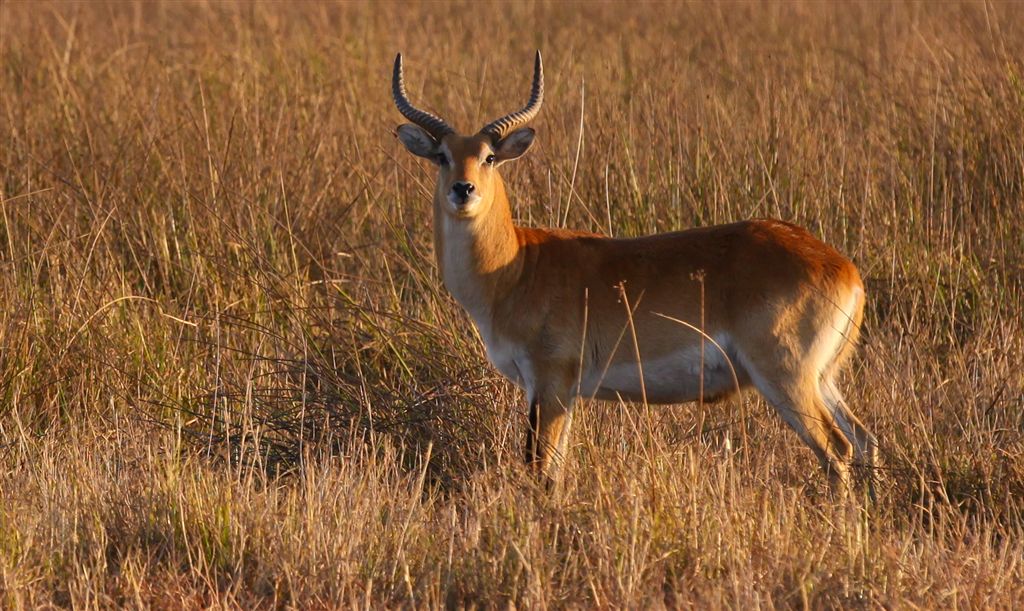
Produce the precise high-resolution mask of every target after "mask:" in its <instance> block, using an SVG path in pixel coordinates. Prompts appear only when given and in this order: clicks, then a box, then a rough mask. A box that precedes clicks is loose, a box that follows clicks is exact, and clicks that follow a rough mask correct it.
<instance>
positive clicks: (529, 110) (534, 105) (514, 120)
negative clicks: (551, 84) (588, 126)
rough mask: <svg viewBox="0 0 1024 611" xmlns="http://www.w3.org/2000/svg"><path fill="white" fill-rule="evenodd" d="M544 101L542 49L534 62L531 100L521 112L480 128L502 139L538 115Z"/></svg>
mask: <svg viewBox="0 0 1024 611" xmlns="http://www.w3.org/2000/svg"><path fill="white" fill-rule="evenodd" d="M543 102H544V64H542V63H541V60H540V50H538V51H537V59H536V60H535V61H534V64H533V87H531V88H530V101H529V102H527V103H526V106H524V107H523V109H522V110H520V111H519V112H514V113H512V114H508V115H505V116H504V117H502V118H500V119H496V120H494V121H491V122H490V123H488V124H487V125H485V126H484V128H483V129H481V130H480V133H482V134H488V135H489V136H491V137H492V138H494V140H495V141H497V140H501V139H502V138H504V137H505V136H507V135H509V134H510V133H511V132H512V131H513V130H515V129H516V128H518V127H520V126H521V125H523V124H524V123H526V122H527V121H529V120H530V119H532V118H534V117H535V116H537V113H538V112H539V111H540V105H541V103H543Z"/></svg>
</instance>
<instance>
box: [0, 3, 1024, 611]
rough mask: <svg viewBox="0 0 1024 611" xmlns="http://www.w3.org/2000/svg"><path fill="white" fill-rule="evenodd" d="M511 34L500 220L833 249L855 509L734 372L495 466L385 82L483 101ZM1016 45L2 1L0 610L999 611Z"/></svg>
mask: <svg viewBox="0 0 1024 611" xmlns="http://www.w3.org/2000/svg"><path fill="white" fill-rule="evenodd" d="M536 48H540V49H541V50H542V51H543V53H544V58H545V76H546V81H547V94H546V98H545V100H546V101H545V106H544V109H543V110H542V111H541V114H540V116H539V118H538V119H537V120H536V121H535V122H534V127H536V128H537V129H538V132H539V137H538V146H535V147H534V149H533V150H531V152H530V154H529V155H528V156H527V157H526V158H525V159H523V160H522V161H520V162H518V163H517V164H511V165H509V166H506V167H507V168H508V169H507V170H504V175H505V179H506V183H507V184H508V186H509V190H510V197H511V198H512V200H513V205H514V207H515V210H514V212H515V215H516V216H517V218H518V219H519V220H520V222H522V223H524V224H530V225H545V226H567V227H573V228H580V229H589V230H594V231H600V232H603V233H606V234H611V235H616V236H629V235H641V234H644V233H650V232H656V231H669V230H675V229H681V228H685V227H690V226H694V225H705V224H712V223H719V222H727V221H732V220H737V219H743V218H749V217H755V216H771V217H779V218H783V219H786V220H789V221H793V222H796V223H799V224H802V225H804V226H807V227H808V228H809V229H811V231H812V232H814V233H815V234H816V235H818V236H820V237H821V238H822V239H824V240H826V241H828V242H830V243H832V244H834V245H836V246H837V247H838V248H840V250H842V251H843V252H845V253H846V254H847V255H848V256H850V257H851V258H852V259H853V260H854V261H855V262H856V263H857V265H858V266H859V267H860V268H861V270H862V273H863V275H864V277H865V279H866V283H867V285H868V315H867V321H866V325H865V333H864V336H863V337H864V339H863V346H862V347H861V349H860V351H859V355H858V357H857V358H856V359H855V365H854V367H853V368H852V371H851V372H850V373H849V375H848V376H847V379H846V380H844V387H845V388H846V389H847V397H848V399H849V400H850V403H851V405H852V406H853V408H854V410H855V411H856V412H857V413H858V414H859V415H861V417H862V419H863V420H864V421H865V422H866V424H867V425H868V426H869V427H870V428H872V429H873V430H874V432H875V433H876V434H878V436H879V437H880V439H881V441H882V444H883V456H884V458H885V468H884V469H883V470H882V472H881V474H880V476H881V482H880V484H879V490H878V492H879V500H878V502H877V503H875V504H873V505H867V506H865V507H866V508H865V509H864V510H863V511H855V512H853V513H850V514H849V515H847V514H844V510H842V509H836V508H835V507H833V506H832V504H831V502H830V501H829V499H828V496H827V494H826V493H825V490H824V478H823V477H822V476H821V474H820V473H819V472H818V470H817V468H816V464H815V461H814V460H813V457H812V456H811V455H810V453H809V452H807V451H806V450H805V449H804V448H803V446H802V445H801V444H800V443H799V441H798V440H797V438H796V436H795V435H793V434H792V433H791V432H790V431H789V430H787V429H786V428H785V427H784V426H783V425H782V424H781V423H780V421H779V420H778V418H777V417H776V416H775V415H774V414H772V413H770V412H769V410H768V409H767V408H766V407H765V406H764V404H763V403H762V402H761V401H760V400H758V399H757V398H756V396H755V395H753V394H750V395H749V396H747V397H746V399H745V400H746V401H747V402H748V403H749V405H747V406H746V411H747V412H748V413H750V414H752V417H751V419H750V420H749V421H742V420H741V419H740V418H739V417H738V414H739V413H741V411H740V409H739V405H738V404H737V403H736V402H735V401H734V402H732V403H727V404H719V405H715V406H708V407H706V408H705V409H706V414H705V416H706V418H704V417H701V415H700V414H699V413H698V411H699V410H698V408H697V406H695V405H688V406H677V407H669V408H657V409H652V410H649V411H648V410H645V409H644V408H643V407H641V406H635V405H614V404H608V403H597V402H584V403H582V404H581V405H580V406H579V407H578V410H579V417H578V419H577V426H576V428H575V437H574V446H573V449H572V456H571V459H570V463H571V464H572V465H573V466H572V468H571V469H570V470H569V473H568V474H567V475H568V477H567V481H566V483H565V486H564V490H563V491H562V492H561V493H560V494H558V495H555V496H550V495H547V494H545V493H544V491H542V490H538V489H537V488H536V487H535V486H534V484H533V482H532V481H531V480H530V479H529V478H528V477H526V476H525V474H524V473H523V469H522V468H521V465H520V458H521V454H522V452H521V450H522V444H523V437H524V431H525V408H524V407H523V405H522V397H521V396H520V393H519V392H518V391H516V389H515V388H514V387H512V386H511V385H510V384H509V383H507V382H505V381H504V380H503V379H501V378H500V376H499V375H498V374H497V373H496V372H495V371H494V370H493V369H491V368H490V367H489V366H488V364H487V363H486V360H485V357H484V351H483V348H482V346H481V344H480V342H479V340H478V338H477V337H476V335H475V332H474V331H473V330H472V326H471V324H470V322H469V320H468V318H467V317H466V315H465V314H464V313H463V312H462V311H461V309H460V308H459V307H458V306H457V304H455V303H454V301H453V300H452V299H451V298H450V297H449V296H447V294H446V293H445V292H444V290H443V288H442V287H441V286H440V281H439V279H438V278H437V273H436V269H435V265H434V262H433V253H432V246H431V229H430V220H431V213H430V203H429V198H430V193H431V190H432V186H433V180H434V178H435V177H434V175H433V173H432V171H431V170H432V167H431V166H429V165H428V164H425V163H422V162H420V161H417V160H416V159H415V158H413V157H411V156H410V155H407V154H406V153H405V152H404V150H402V149H401V147H400V145H399V144H398V142H397V141H396V140H395V138H394V137H393V136H392V131H393V129H394V127H395V126H396V125H398V124H399V123H400V122H401V117H400V115H399V114H398V113H397V111H396V110H395V109H394V107H393V104H392V102H391V99H390V89H389V79H390V69H391V62H392V60H393V58H394V54H395V53H396V52H397V51H402V52H403V53H404V54H405V58H406V71H407V85H408V87H409V89H410V93H411V95H412V96H413V99H414V100H416V101H417V103H418V104H421V105H422V106H424V107H427V108H430V109H432V110H434V111H436V112H439V113H440V114H442V115H444V116H445V117H446V118H447V119H448V120H449V121H451V122H452V123H453V124H455V125H456V126H457V127H459V128H460V129H462V130H464V131H470V130H475V129H478V128H479V127H480V126H481V125H483V123H484V122H485V121H487V120H490V119H493V118H494V117H495V116H498V115H500V114H503V113H505V112H508V111H510V110H513V109H515V108H518V107H519V105H521V104H522V102H523V101H524V99H525V96H526V95H527V91H528V84H529V78H530V70H531V58H532V53H533V50H534V49H536ZM1022 57H1024V11H1022V10H1021V8H1020V7H1019V6H1018V5H1015V4H1012V3H992V2H988V3H974V2H971V3H967V2H962V3H961V2H944V3H927V4H925V3H893V4H889V3H875V2H868V1H855V2H849V3H842V4H840V3H820V2H801V1H796V2H769V3H757V4H746V3H721V4H676V3H636V2H634V3H628V4H627V3H609V4H598V3H589V2H588V3H547V2H521V3H514V4H513V3H490V2H487V3H482V2H457V3H443V4H442V3H435V2H411V3H374V4H362V3H341V4H321V3H312V2H310V3H302V4H294V5H289V4H285V3H244V2H167V1H165V2H89V3H86V2H59V3H49V2H31V3H29V2H16V1H10V0H8V1H7V2H3V3H0V212H2V215H0V296H2V300H3V301H2V307H0V597H2V601H3V604H4V606H10V607H37V606H48V605H58V606H78V607H90V606H100V607H108V606H142V607H146V606H157V607H179V606H184V607H206V606H216V607H252V606H284V607H309V606H315V607H333V606H342V605H344V606H349V605H356V604H359V605H361V606H362V605H366V606H374V607H376V606H415V607H420V606H441V605H448V606H462V605H481V606H506V605H512V606H523V607H565V606H580V605H582V606H626V607H637V606H644V607H650V606H667V607H675V606H690V605H696V606H701V607H705V606H710V607H723V606H728V607H752V606H763V607H790V606H813V607H819V608H820V607H836V606H853V607H857V606H863V607H878V606H895V607H907V606H911V607H912V606H925V607H935V606H968V607H993V606H1006V607H1009V606H1012V605H1014V604H1015V603H1016V602H1017V601H1018V600H1019V599H1020V597H1021V596H1022V595H1024V562H1022V560H1021V558H1022V553H1024V543H1022V534H1024V532H1022V531H1024V521H1022V519H1024V514H1022V511H1024V329H1022V319H1021V312H1022V306H1024V237H1022V235H1024V193H1022V191H1024V80H1022V79H1024V62H1022V61H1021V59H1020V58H1022ZM581 126H582V127H581ZM700 422H703V423H704V430H698V423H700ZM744 429H745V430H746V432H747V433H748V437H747V438H748V444H747V445H746V446H743V445H740V446H739V447H737V448H736V449H735V451H733V452H727V453H723V452H722V451H721V445H722V444H721V438H722V436H730V437H731V438H732V439H733V442H734V445H735V442H736V441H737V440H738V439H740V438H741V432H743V430H744ZM638 431H644V434H637V432H638ZM648 431H650V434H648Z"/></svg>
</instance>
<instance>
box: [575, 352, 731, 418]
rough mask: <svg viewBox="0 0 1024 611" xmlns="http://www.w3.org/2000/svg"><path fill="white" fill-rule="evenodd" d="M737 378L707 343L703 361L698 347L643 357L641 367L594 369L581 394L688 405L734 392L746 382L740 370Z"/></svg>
mask: <svg viewBox="0 0 1024 611" xmlns="http://www.w3.org/2000/svg"><path fill="white" fill-rule="evenodd" d="M719 343H720V344H722V343H723V342H719ZM641 357H642V353H641ZM733 366H734V367H738V366H737V365H735V364H733ZM641 373H642V375H641ZM737 377H738V378H739V380H737V378H734V377H733V370H732V369H731V368H730V367H729V362H728V361H727V360H726V357H725V356H724V355H723V354H722V353H721V352H720V351H719V350H718V349H717V348H716V347H715V346H714V345H713V344H710V343H708V344H706V345H705V347H704V357H703V360H702V359H701V354H700V348H699V347H696V348H694V347H687V348H683V349H680V350H679V351H677V352H674V353H672V354H669V355H665V356H662V357H659V358H653V359H643V358H642V359H641V363H640V364H639V365H638V364H637V363H636V362H635V361H629V362H618V363H613V364H612V365H610V366H608V367H607V369H606V370H602V369H601V368H596V367H595V368H593V370H591V371H587V372H586V373H585V375H584V376H583V384H582V385H581V388H580V395H582V396H584V397H590V396H593V397H596V398H598V399H615V398H617V397H622V398H623V399H626V400H629V401H643V400H646V401H647V402H649V403H686V402H689V401H697V400H699V399H700V398H701V396H702V393H703V397H704V398H705V399H710V398H713V397H715V396H720V395H724V394H729V393H731V392H733V391H734V390H736V386H737V383H739V384H742V383H743V379H742V376H741V375H740V372H739V371H737Z"/></svg>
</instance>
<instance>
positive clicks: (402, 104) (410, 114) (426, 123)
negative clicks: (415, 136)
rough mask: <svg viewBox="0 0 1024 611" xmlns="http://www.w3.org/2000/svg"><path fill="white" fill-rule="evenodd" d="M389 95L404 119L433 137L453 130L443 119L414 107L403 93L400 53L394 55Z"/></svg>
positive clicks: (439, 136) (440, 136)
mask: <svg viewBox="0 0 1024 611" xmlns="http://www.w3.org/2000/svg"><path fill="white" fill-rule="evenodd" d="M391 95H392V96H394V98H395V106H397V107H398V112H400V113H402V115H403V116H405V118H406V119H409V120H410V121H412V122H413V123H415V124H416V125H419V126H420V127H422V128H423V129H425V130H427V132H429V133H430V135H431V136H433V137H434V138H435V139H437V140H440V139H441V138H443V137H444V136H446V135H448V134H451V133H454V132H455V130H454V129H452V127H451V126H450V125H448V124H447V123H445V121H444V119H442V118H441V117H438V116H436V115H434V114H431V113H429V112H427V111H425V110H420V109H419V108H416V107H415V106H413V105H412V102H410V101H409V98H408V97H407V96H406V95H405V79H404V77H403V75H402V54H401V53H399V54H398V55H396V56H395V72H394V74H393V75H392V77H391Z"/></svg>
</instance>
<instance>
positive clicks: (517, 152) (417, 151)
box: [398, 124, 535, 218]
mask: <svg viewBox="0 0 1024 611" xmlns="http://www.w3.org/2000/svg"><path fill="white" fill-rule="evenodd" d="M534 134H535V132H534V131H533V130H532V129H530V128H529V127H524V128H522V129H518V130H516V131H514V132H512V133H511V134H509V135H508V136H507V137H506V138H504V139H502V140H500V141H499V142H497V143H495V142H494V140H493V139H492V138H491V136H489V135H486V134H476V135H475V136H460V135H458V134H449V135H447V136H445V137H443V138H442V139H441V142H439V143H438V142H436V141H434V140H433V139H432V138H430V135H429V134H427V133H426V132H425V131H424V130H422V129H421V128H419V127H418V126H415V125H411V124H407V125H403V126H401V127H399V128H398V137H399V138H400V139H401V140H402V143H403V144H405V147H406V148H407V149H409V151H410V152H412V153H413V154H414V155H418V156H420V157H425V158H427V159H430V160H431V161H433V162H434V163H435V164H436V165H437V166H438V176H437V191H436V193H437V197H438V198H439V200H440V201H442V202H443V203H444V205H445V211H446V212H447V213H449V214H451V215H453V216H456V217H461V218H469V217H473V216H476V215H478V214H481V213H483V212H485V211H486V210H487V209H488V207H489V206H490V204H491V201H492V200H493V199H494V190H495V181H497V180H500V178H499V177H498V173H497V171H496V168H497V167H498V166H500V165H501V164H502V163H505V162H506V161H510V160H512V159H516V158H518V157H521V156H522V155H523V154H524V153H526V151H527V150H528V149H529V148H530V145H531V144H532V143H533V138H534Z"/></svg>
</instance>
